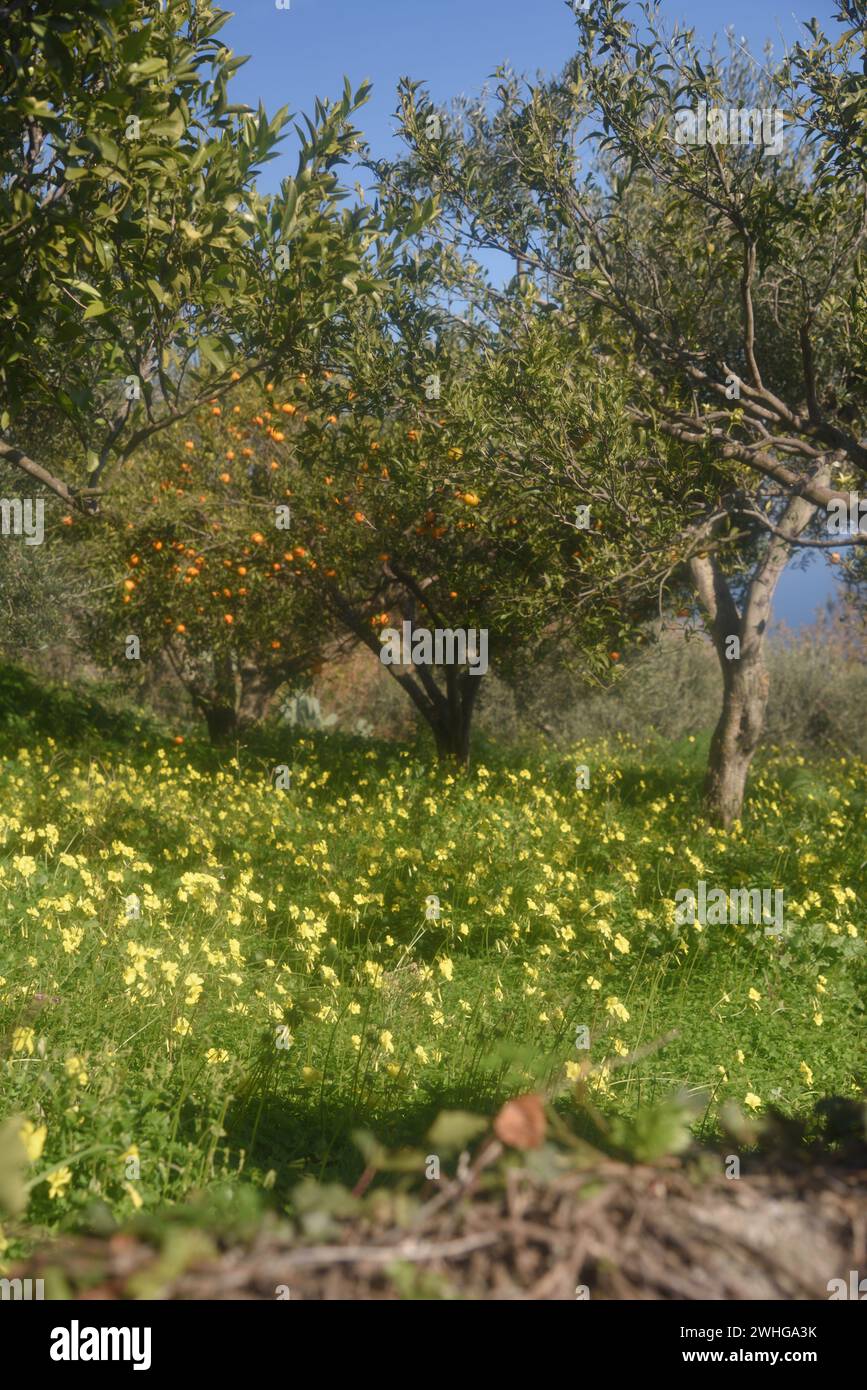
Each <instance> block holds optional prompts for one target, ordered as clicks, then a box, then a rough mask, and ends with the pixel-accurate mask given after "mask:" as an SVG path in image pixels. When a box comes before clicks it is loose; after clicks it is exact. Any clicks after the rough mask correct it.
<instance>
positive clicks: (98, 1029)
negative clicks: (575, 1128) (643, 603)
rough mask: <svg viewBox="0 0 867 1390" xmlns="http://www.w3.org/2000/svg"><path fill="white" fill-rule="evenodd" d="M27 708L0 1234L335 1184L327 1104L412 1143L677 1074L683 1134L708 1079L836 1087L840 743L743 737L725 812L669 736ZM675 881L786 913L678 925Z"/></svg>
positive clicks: (382, 1134) (855, 839) (856, 1089)
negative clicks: (774, 892) (729, 827)
mask: <svg viewBox="0 0 867 1390" xmlns="http://www.w3.org/2000/svg"><path fill="white" fill-rule="evenodd" d="M64 698H66V699H69V698H71V697H64ZM49 716H50V711H49ZM86 723H87V720H86V719H85V720H83V724H85V725H86ZM51 727H52V721H51V718H50V717H46V718H43V719H42V720H41V721H37V722H34V724H33V725H32V726H28V725H27V723H26V721H23V720H18V721H14V720H13V721H12V722H11V723H7V724H6V726H5V731H4V732H2V734H0V739H2V743H0V751H2V801H0V807H2V812H0V903H2V907H3V936H2V943H3V944H2V953H0V1065H2V1069H3V1102H2V1105H3V1114H4V1116H5V1128H4V1130H3V1131H0V1142H2V1136H3V1135H4V1134H5V1139H6V1141H8V1140H9V1138H10V1136H11V1135H13V1131H14V1136H15V1137H17V1139H19V1140H20V1141H22V1142H23V1147H24V1151H25V1153H26V1160H27V1167H26V1171H25V1175H24V1182H23V1189H22V1190H23V1196H22V1197H21V1199H20V1200H19V1201H18V1202H17V1204H16V1203H14V1202H13V1203H12V1204H11V1206H12V1208H13V1210H12V1211H11V1214H9V1213H8V1212H7V1219H6V1221H5V1224H4V1228H3V1229H4V1234H3V1236H2V1246H3V1251H4V1258H5V1259H11V1258H13V1257H14V1256H15V1255H17V1254H19V1253H21V1251H22V1250H23V1249H24V1248H25V1247H26V1245H27V1244H28V1242H29V1240H30V1239H31V1238H32V1234H33V1233H34V1232H36V1231H38V1230H40V1229H41V1230H43V1231H44V1230H45V1229H46V1228H51V1229H54V1228H61V1227H70V1226H75V1225H76V1224H77V1223H79V1222H80V1221H82V1220H83V1219H84V1218H85V1217H87V1219H88V1220H90V1219H92V1216H93V1212H94V1211H95V1210H104V1209H106V1208H107V1209H108V1210H109V1212H110V1213H111V1216H112V1217H113V1218H115V1219H117V1220H125V1219H127V1218H128V1217H129V1216H131V1215H132V1214H133V1213H135V1212H137V1211H139V1210H141V1209H145V1210H147V1209H149V1208H157V1207H159V1206H160V1205H161V1204H163V1203H164V1202H166V1201H169V1202H177V1201H180V1200H183V1199H185V1198H187V1197H188V1196H190V1195H191V1194H193V1193H201V1192H203V1191H205V1192H207V1191H208V1190H209V1189H210V1188H212V1187H213V1188H218V1187H221V1186H223V1185H225V1184H226V1183H231V1184H233V1185H234V1186H235V1187H236V1188H237V1185H238V1184H249V1185H251V1186H253V1187H255V1188H257V1189H259V1190H260V1191H262V1192H264V1193H265V1194H267V1195H266V1198H265V1200H267V1201H268V1202H273V1203H276V1204H277V1205H281V1204H285V1203H286V1202H287V1201H291V1195H290V1194H291V1192H292V1189H293V1188H294V1187H295V1186H296V1185H297V1183H298V1182H299V1180H300V1179H302V1178H304V1177H308V1176H313V1177H316V1178H337V1179H340V1180H342V1181H349V1182H352V1181H354V1180H355V1178H357V1176H358V1173H359V1171H360V1166H363V1161H362V1159H361V1158H360V1155H359V1152H358V1149H357V1147H356V1145H355V1143H354V1142H353V1137H352V1136H353V1133H354V1132H355V1131H357V1130H360V1129H361V1130H368V1131H370V1132H372V1133H373V1134H375V1135H376V1136H377V1138H378V1139H380V1140H382V1141H384V1142H385V1143H387V1144H390V1145H396V1144H405V1143H408V1144H411V1143H416V1142H418V1141H420V1139H421V1136H422V1135H424V1133H425V1132H426V1130H427V1128H428V1126H429V1125H430V1123H431V1121H432V1120H433V1118H434V1117H435V1116H436V1115H437V1114H438V1113H439V1112H440V1111H441V1110H442V1109H445V1108H462V1109H465V1110H469V1111H476V1112H480V1113H483V1114H490V1113H491V1112H492V1111H493V1110H494V1109H495V1108H496V1107H497V1106H498V1105H499V1104H500V1103H501V1102H502V1101H503V1099H505V1098H506V1097H508V1096H509V1095H513V1094H515V1093H517V1092H519V1091H521V1090H527V1089H531V1088H532V1087H534V1086H535V1087H537V1088H538V1087H548V1088H549V1093H551V1094H555V1093H556V1095H557V1106H558V1107H559V1109H560V1110H561V1112H562V1114H563V1115H564V1117H567V1118H568V1116H569V1112H570V1111H572V1112H575V1111H576V1110H577V1107H578V1104H579V1101H578V1092H579V1090H580V1091H581V1092H582V1093H584V1094H586V1092H585V1091H584V1083H586V1085H587V1086H588V1087H589V1088H590V1090H591V1091H592V1094H593V1098H594V1105H595V1107H596V1108H597V1109H598V1110H599V1112H600V1113H602V1114H603V1115H605V1114H607V1115H617V1114H629V1113H631V1112H633V1111H634V1110H635V1108H636V1107H637V1106H638V1105H639V1103H643V1102H646V1101H648V1100H651V1099H653V1098H658V1097H660V1096H663V1095H666V1094H668V1093H670V1092H673V1091H675V1090H677V1089H678V1088H679V1087H686V1088H687V1089H688V1090H689V1091H691V1092H692V1093H693V1094H694V1097H695V1098H696V1100H697V1102H699V1104H698V1106H697V1115H696V1119H695V1132H696V1133H702V1134H708V1133H712V1132H713V1129H714V1126H715V1123H716V1115H717V1113H718V1109H719V1106H720V1105H721V1104H722V1102H723V1101H725V1100H729V1101H734V1102H736V1103H737V1104H738V1105H739V1106H740V1107H741V1108H742V1109H743V1110H745V1111H746V1112H747V1113H749V1112H750V1111H752V1112H754V1113H756V1114H761V1113H764V1112H766V1111H767V1110H768V1109H769V1108H771V1107H773V1108H776V1109H778V1110H780V1111H783V1112H786V1113H796V1114H797V1113H807V1112H808V1111H810V1110H811V1109H812V1107H813V1105H814V1103H815V1102H816V1100H817V1099H819V1098H820V1097H821V1096H823V1095H830V1094H836V1095H843V1096H852V1097H857V1096H859V1095H860V1094H861V1093H862V1092H861V1087H862V1085H863V1080H864V1076H865V1066H864V1043H863V1038H864V997H865V992H864V984H865V978H867V971H865V952H864V938H865V916H864V909H863V904H862V901H861V892H860V885H861V879H862V876H863V856H864V835H863V825H864V803H865V771H867V769H865V766H864V764H862V763H858V762H856V761H854V760H852V759H849V758H846V757H839V758H836V759H834V760H832V761H829V762H827V763H826V764H825V765H824V766H821V767H808V766H807V765H806V764H805V763H804V760H803V759H800V758H793V757H789V756H782V755H779V754H775V753H773V752H772V753H770V754H769V755H767V756H766V757H765V758H764V760H763V761H762V762H761V764H760V765H759V766H758V767H757V770H756V773H755V777H754V782H753V786H752V792H751V796H750V799H749V809H748V815H747V816H746V817H745V821H744V824H743V826H742V827H740V828H736V829H735V830H734V831H733V832H732V833H728V834H726V833H723V832H720V831H716V830H713V829H712V828H709V827H707V826H706V825H704V824H703V823H702V822H701V821H700V820H699V819H698V813H697V805H698V787H699V781H700V767H701V762H702V754H703V750H702V749H701V747H700V746H699V745H698V744H696V743H693V742H692V741H689V740H687V741H685V742H684V743H683V744H682V745H680V746H677V747H675V748H674V749H673V750H671V751H669V752H668V753H667V754H666V755H665V756H664V757H663V756H662V755H661V754H659V753H657V752H653V753H650V752H648V751H647V750H642V749H639V748H638V747H636V746H634V745H632V744H630V743H628V742H626V741H623V742H618V743H616V744H610V745H607V746H595V747H589V746H578V747H575V748H572V749H569V750H567V751H565V752H558V753H556V754H555V753H550V752H549V753H544V754H542V753H534V754H533V755H529V754H526V755H522V754H520V753H518V752H515V753H510V752H508V751H503V750H498V751H496V752H490V754H489V755H488V756H485V755H484V754H483V755H482V756H481V757H480V758H479V760H478V761H477V762H476V763H475V765H474V766H473V767H472V769H471V771H470V772H469V773H468V774H467V775H465V776H464V775H448V774H444V773H443V772H442V770H441V769H440V770H438V769H432V768H431V767H430V766H429V765H428V764H427V763H426V762H425V761H424V760H423V759H421V758H419V757H417V756H416V754H415V752H414V751H413V750H411V749H401V748H397V747H389V746H387V745H381V744H373V743H371V742H368V741H365V740H362V739H348V738H343V737H339V736H319V735H316V736H310V735H307V736H298V735H297V734H292V733H288V732H287V733H286V734H285V735H283V734H280V733H279V732H277V733H272V734H269V735H268V736H267V737H266V736H263V738H262V739H261V740H260V741H259V742H258V743H256V744H255V746H251V747H248V748H246V749H242V750H240V751H239V753H238V755H237V756H236V757H232V756H231V755H226V756H225V757H223V758H220V757H219V756H218V755H217V754H215V753H214V752H213V751H212V750H211V749H209V748H206V747H204V746H202V745H199V744H198V743H197V742H196V741H195V740H191V739H190V738H189V736H187V741H186V742H184V741H183V740H181V739H180V736H176V735H175V734H174V732H171V733H169V732H165V731H162V730H160V729H158V728H156V727H155V726H153V725H151V724H147V723H139V724H133V723H132V722H130V725H129V729H128V730H127V735H128V737H127V738H126V739H125V740H121V739H119V738H113V737H110V736H102V735H100V734H98V733H97V732H95V731H92V732H91V734H89V735H88V736H87V738H86V739H79V740H74V739H70V738H68V737H67V736H66V735H65V733H64V731H63V728H62V721H59V722H58V723H56V724H55V726H54V727H55V734H56V736H53V735H52V734H51V733H49V732H48V730H49V728H51ZM577 763H584V764H587V766H588V767H589V769H590V785H589V787H587V788H586V789H584V790H579V789H578V788H576V776H575V766H576V764H577ZM281 764H284V765H287V766H288V767H289V768H291V785H290V786H289V787H288V788H286V789H278V788H277V787H276V786H275V784H274V778H273V776H272V770H273V768H274V767H275V766H276V765H281ZM699 878H703V879H705V880H706V881H707V882H708V883H713V884H719V885H722V886H724V887H727V888H732V887H739V886H744V887H763V888H768V887H770V888H782V889H783V890H784V894H785V919H786V925H785V929H784V931H783V932H782V934H781V935H780V936H778V937H774V936H767V935H766V934H765V933H764V932H763V931H762V930H761V929H760V928H756V927H753V926H704V927H702V926H701V924H700V923H698V924H696V925H695V926H688V927H682V926H678V925H677V923H676V921H675V907H674V894H675V891H676V890H677V889H678V888H679V887H682V886H690V885H694V884H695V882H696V880H697V879H699ZM431 895H435V896H436V897H437V898H438V900H439V915H438V916H436V917H435V918H431V917H429V916H428V915H426V907H425V904H426V900H427V899H428V898H429V897H430V896H431ZM584 1027H586V1028H587V1029H588V1030H589V1042H590V1047H589V1049H584V1048H582V1047H580V1046H576V1039H577V1038H579V1036H580V1035H579V1030H580V1029H581V1028H584ZM672 1033H673V1034H674V1036H672V1037H668V1035H669V1034H672ZM666 1038H668V1040H667V1041H664V1042H663V1043H662V1045H661V1046H651V1045H652V1044H657V1043H659V1042H660V1040H663V1039H666ZM636 1053H638V1054H639V1055H638V1056H635V1055H634V1054H636ZM579 1081H580V1082H581V1083H582V1085H581V1087H576V1083H578V1082H579ZM573 1118H574V1114H573ZM0 1123H2V1122H0ZM16 1208H17V1209H16Z"/></svg>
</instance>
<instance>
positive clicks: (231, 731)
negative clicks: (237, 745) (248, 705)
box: [199, 701, 238, 745]
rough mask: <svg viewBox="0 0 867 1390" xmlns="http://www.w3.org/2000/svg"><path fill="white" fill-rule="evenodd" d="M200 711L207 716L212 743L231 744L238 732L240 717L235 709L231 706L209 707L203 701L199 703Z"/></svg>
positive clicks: (206, 720) (209, 736)
mask: <svg viewBox="0 0 867 1390" xmlns="http://www.w3.org/2000/svg"><path fill="white" fill-rule="evenodd" d="M199 709H200V710H201V711H202V714H203V715H204V716H205V722H206V723H207V725H208V738H209V739H210V740H211V743H213V744H215V745H220V744H224V743H231V741H232V739H233V738H234V737H235V735H236V734H237V732H238V716H237V714H236V712H235V710H234V708H233V707H232V706H231V705H208V704H205V703H204V702H203V701H202V702H199Z"/></svg>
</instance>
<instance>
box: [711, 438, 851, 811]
mask: <svg viewBox="0 0 867 1390" xmlns="http://www.w3.org/2000/svg"><path fill="white" fill-rule="evenodd" d="M813 476H814V481H816V482H818V483H819V484H820V485H822V486H827V484H828V480H829V478H830V467H829V465H828V464H827V463H825V462H823V463H822V464H821V465H820V467H819V468H818V469H816V470H815V472H814V475H813ZM816 511H817V508H816V506H815V505H814V504H813V503H812V502H808V501H807V500H806V498H805V497H803V496H795V497H792V498H791V499H790V501H789V503H788V505H787V506H786V509H785V512H784V513H783V516H782V519H781V521H780V524H779V526H778V527H777V528H776V530H775V531H774V532H772V533H771V535H770V539H769V542H768V548H767V550H766V551H765V553H764V555H763V556H762V558H761V559H760V560H759V562H758V564H757V565H756V568H755V570H754V571H753V574H752V576H751V578H750V582H749V584H748V586H747V590H746V596H745V601H744V610H743V613H741V612H740V610H739V609H738V606H737V604H736V603H735V601H734V599H733V597H732V593H731V590H730V588H729V586H728V582H727V580H726V578H725V575H724V574H723V572H722V570H721V569H720V566H719V563H718V561H717V559H716V557H715V556H714V555H713V554H709V555H702V556H693V558H692V559H691V560H690V562H689V568H690V573H691V575H692V579H693V583H694V584H695V587H696V591H697V593H698V597H699V601H700V603H701V605H702V607H703V609H704V611H705V614H706V616H707V622H708V627H709V629H710V633H711V636H712V638H713V643H714V647H715V648H716V653H717V657H718V658H719V663H720V668H721V670H722V678H723V702H722V711H721V713H720V717H719V721H718V723H717V726H716V728H715V730H714V733H713V738H712V739H711V745H710V756H709V759H708V767H707V775H706V777H705V782H704V802H705V809H706V812H707V815H708V817H709V819H710V820H712V821H713V822H714V823H715V824H717V825H721V826H722V827H723V828H724V829H726V830H727V829H728V828H729V826H730V825H731V824H732V822H733V821H736V820H739V819H740V817H741V812H742V810H743V803H744V793H745V790H746V782H747V775H748V773H749V770H750V764H751V763H752V760H753V757H754V755H755V752H756V750H757V748H758V746H759V743H760V741H761V737H762V731H763V729H764V725H765V709H766V707H767V703H768V672H767V668H766V666H765V640H766V637H767V631H768V623H769V622H770V618H771V606H772V603H773V598H774V593H775V592H776V588H777V584H778V583H779V581H780V577H781V575H782V573H783V571H784V569H785V568H786V565H787V564H788V562H789V557H790V555H791V552H792V543H793V541H796V540H797V538H798V537H799V536H800V535H801V534H802V533H803V531H804V530H806V528H807V526H808V525H809V524H810V522H811V521H812V519H813V517H814V516H815V514H816Z"/></svg>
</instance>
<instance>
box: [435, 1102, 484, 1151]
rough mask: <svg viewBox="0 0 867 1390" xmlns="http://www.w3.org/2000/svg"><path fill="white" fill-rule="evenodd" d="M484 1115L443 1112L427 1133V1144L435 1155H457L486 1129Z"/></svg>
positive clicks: (465, 1112) (468, 1112) (466, 1112)
mask: <svg viewBox="0 0 867 1390" xmlns="http://www.w3.org/2000/svg"><path fill="white" fill-rule="evenodd" d="M488 1123H489V1122H488V1120H487V1119H486V1118H485V1116H484V1115H473V1114H471V1112H470V1111H469V1110H443V1111H441V1112H440V1114H439V1115H437V1117H436V1119H435V1120H434V1122H433V1124H432V1125H431V1127H430V1129H429V1130H428V1132H427V1142H428V1143H429V1144H430V1146H431V1148H432V1149H433V1150H434V1151H436V1152H437V1153H458V1152H459V1151H460V1150H461V1149H465V1148H466V1146H467V1144H469V1143H470V1141H471V1140H473V1139H476V1138H477V1137H478V1136H479V1135H480V1134H482V1133H484V1131H485V1130H486V1129H487V1128H488Z"/></svg>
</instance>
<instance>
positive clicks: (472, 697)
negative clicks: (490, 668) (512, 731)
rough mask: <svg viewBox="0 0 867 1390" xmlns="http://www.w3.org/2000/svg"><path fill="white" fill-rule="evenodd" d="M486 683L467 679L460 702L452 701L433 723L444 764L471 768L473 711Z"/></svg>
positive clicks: (460, 691) (461, 689)
mask: <svg viewBox="0 0 867 1390" xmlns="http://www.w3.org/2000/svg"><path fill="white" fill-rule="evenodd" d="M482 679H483V677H482V676H469V675H464V677H463V680H462V682H460V684H459V691H458V699H457V701H450V702H449V706H448V708H446V709H443V710H442V712H441V714H440V715H439V716H435V717H433V718H431V719H429V721H428V722H429V723H430V726H431V729H432V731H433V736H434V740H435V742H436V748H437V757H438V758H439V760H440V762H448V761H450V760H453V761H456V762H458V763H459V764H460V766H461V767H464V768H465V767H469V764H470V731H471V729H472V725H473V710H474V708H475V703H476V696H477V695H478V685H479V682H480V681H481V680H482ZM460 686H462V688H460Z"/></svg>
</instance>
